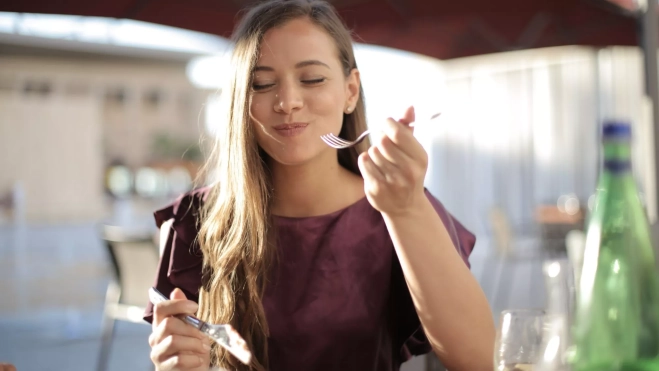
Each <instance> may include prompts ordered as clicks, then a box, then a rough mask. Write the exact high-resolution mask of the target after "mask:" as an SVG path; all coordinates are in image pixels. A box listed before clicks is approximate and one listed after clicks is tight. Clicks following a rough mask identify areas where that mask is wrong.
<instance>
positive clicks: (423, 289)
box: [382, 197, 495, 371]
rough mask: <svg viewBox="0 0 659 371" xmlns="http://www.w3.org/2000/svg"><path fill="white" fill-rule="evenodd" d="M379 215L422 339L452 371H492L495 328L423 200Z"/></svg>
mask: <svg viewBox="0 0 659 371" xmlns="http://www.w3.org/2000/svg"><path fill="white" fill-rule="evenodd" d="M419 200H420V202H419V205H418V206H417V207H411V208H409V212H408V213H404V214H402V213H396V214H387V213H384V212H383V213H382V215H383V216H384V220H385V223H386V224H387V228H388V230H389V234H390V235H391V239H392V240H393V243H394V247H395V249H396V253H397V254H398V258H399V260H400V264H401V267H402V269H403V273H404V275H405V280H406V281H407V285H408V287H409V290H410V294H411V296H412V300H413V301H414V306H415V308H416V311H417V313H418V315H419V319H420V320H421V324H422V325H423V328H424V330H425V333H426V336H427V337H428V340H430V343H431V345H432V347H433V350H434V351H435V353H436V354H437V356H438V357H439V358H440V359H441V361H442V363H443V364H444V365H445V366H446V367H447V368H448V369H449V370H451V371H462V370H464V371H480V370H488V371H489V370H492V368H493V351H494V337H495V330H494V323H493V321H492V314H491V311H490V308H489V305H488V303H487V300H486V298H485V295H484V294H483V291H482V290H481V288H480V286H479V284H478V282H477V281H476V279H475V278H474V277H473V275H472V274H471V272H470V271H469V269H468V268H467V266H466V265H465V264H464V262H463V260H462V257H461V256H460V254H459V253H458V251H457V250H456V248H455V247H454V245H453V242H452V241H451V238H450V236H449V234H448V232H447V230H446V228H445V226H444V223H442V220H441V219H440V217H439V215H438V214H437V212H436V211H435V209H434V207H433V206H432V204H431V202H430V200H429V199H428V198H427V197H423V198H419Z"/></svg>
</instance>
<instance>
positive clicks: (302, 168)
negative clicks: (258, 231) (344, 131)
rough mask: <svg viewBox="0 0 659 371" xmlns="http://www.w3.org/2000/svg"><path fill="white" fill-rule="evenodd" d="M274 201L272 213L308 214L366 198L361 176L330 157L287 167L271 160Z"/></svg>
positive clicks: (330, 211) (332, 210)
mask: <svg viewBox="0 0 659 371" xmlns="http://www.w3.org/2000/svg"><path fill="white" fill-rule="evenodd" d="M270 166H271V168H272V174H273V176H272V181H273V186H274V190H275V192H274V200H273V205H272V213H273V214H274V215H278V216H288V217H307V216H317V215H325V214H329V213H332V212H334V211H337V210H340V209H342V208H345V207H347V206H349V205H351V204H353V203H355V202H356V201H358V200H359V199H361V198H363V197H364V185H363V184H364V183H363V180H362V178H361V177H360V176H359V175H356V174H353V173H352V172H350V171H349V170H347V169H345V168H343V167H342V166H341V165H339V162H338V160H337V159H336V154H335V153H334V155H333V156H332V157H330V158H327V159H325V160H324V161H323V159H317V161H309V162H308V163H306V164H301V165H296V166H287V165H282V164H278V163H275V162H274V161H273V163H271V165H270Z"/></svg>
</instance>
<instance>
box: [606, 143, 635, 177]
mask: <svg viewBox="0 0 659 371" xmlns="http://www.w3.org/2000/svg"><path fill="white" fill-rule="evenodd" d="M631 161H632V156H631V146H630V143H629V141H627V140H605V141H604V170H606V171H610V172H613V173H624V172H628V171H631Z"/></svg>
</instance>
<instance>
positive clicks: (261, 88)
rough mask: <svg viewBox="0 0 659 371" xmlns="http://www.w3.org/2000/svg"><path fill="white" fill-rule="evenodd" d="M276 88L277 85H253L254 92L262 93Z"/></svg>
mask: <svg viewBox="0 0 659 371" xmlns="http://www.w3.org/2000/svg"><path fill="white" fill-rule="evenodd" d="M273 86H275V84H252V90H254V91H262V90H266V89H269V88H271V87H273Z"/></svg>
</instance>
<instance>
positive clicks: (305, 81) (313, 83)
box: [302, 77, 327, 85]
mask: <svg viewBox="0 0 659 371" xmlns="http://www.w3.org/2000/svg"><path fill="white" fill-rule="evenodd" d="M325 80H327V79H326V78H324V77H321V78H318V79H311V80H302V83H304V84H306V85H315V84H320V83H323V82H325Z"/></svg>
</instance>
